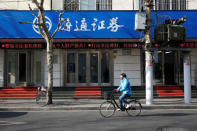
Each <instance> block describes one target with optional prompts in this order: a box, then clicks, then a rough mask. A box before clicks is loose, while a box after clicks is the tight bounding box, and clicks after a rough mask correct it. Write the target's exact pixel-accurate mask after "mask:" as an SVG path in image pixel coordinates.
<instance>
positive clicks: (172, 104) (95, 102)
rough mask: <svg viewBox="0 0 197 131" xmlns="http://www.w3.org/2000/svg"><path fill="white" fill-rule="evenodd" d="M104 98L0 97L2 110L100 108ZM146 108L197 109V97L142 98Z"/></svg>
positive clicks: (143, 105) (0, 109) (0, 108)
mask: <svg viewBox="0 0 197 131" xmlns="http://www.w3.org/2000/svg"><path fill="white" fill-rule="evenodd" d="M104 101H106V100H104V99H54V100H53V104H52V105H47V106H45V105H44V103H43V104H42V105H38V104H36V102H35V100H34V99H0V111H47V110H98V109H99V106H100V104H101V103H102V102H104ZM140 102H141V103H142V107H143V109H144V110H150V109H197V98H193V99H192V102H191V103H190V104H185V103H184V98H165V99H164V98H160V99H154V104H153V105H146V104H145V99H141V100H140Z"/></svg>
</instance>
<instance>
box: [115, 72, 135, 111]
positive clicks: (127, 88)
mask: <svg viewBox="0 0 197 131" xmlns="http://www.w3.org/2000/svg"><path fill="white" fill-rule="evenodd" d="M120 80H121V81H120V86H119V87H118V88H117V89H116V90H115V92H121V93H122V95H121V96H120V97H119V103H120V109H118V110H124V107H123V102H124V103H125V104H126V109H128V108H129V107H131V105H130V104H129V102H127V98H128V97H130V96H131V94H132V91H131V85H130V82H129V80H128V78H127V75H126V74H125V73H122V74H121V75H120Z"/></svg>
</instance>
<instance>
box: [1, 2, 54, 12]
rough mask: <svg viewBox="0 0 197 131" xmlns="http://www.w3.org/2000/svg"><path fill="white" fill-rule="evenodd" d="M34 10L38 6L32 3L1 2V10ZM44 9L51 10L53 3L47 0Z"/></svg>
mask: <svg viewBox="0 0 197 131" xmlns="http://www.w3.org/2000/svg"><path fill="white" fill-rule="evenodd" d="M28 4H30V6H31V7H32V9H34V8H35V7H36V6H35V4H33V3H32V2H31V1H25V0H23V1H21V0H4V1H2V2H0V10H29V6H28ZM44 9H45V10H50V9H51V1H50V0H45V3H44Z"/></svg>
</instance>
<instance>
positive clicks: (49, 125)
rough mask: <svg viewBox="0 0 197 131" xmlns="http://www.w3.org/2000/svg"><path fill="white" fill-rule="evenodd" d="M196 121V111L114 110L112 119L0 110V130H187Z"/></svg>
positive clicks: (91, 114)
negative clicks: (134, 112) (137, 112)
mask: <svg viewBox="0 0 197 131" xmlns="http://www.w3.org/2000/svg"><path fill="white" fill-rule="evenodd" d="M196 122H197V110H144V111H143V112H142V114H141V116H137V117H129V116H127V114H126V112H116V114H115V116H113V117H111V118H102V117H101V116H100V114H99V112H98V111H42V112H0V130H1V131H26V130H28V131H57V130H58V131H63V130H64V131H65V130H66V131H129V130H130V131H131V130H132V131H154V130H155V131H156V130H158V129H159V128H163V129H166V130H165V131H168V130H167V129H169V128H171V129H172V128H173V130H170V131H176V130H177V131H185V130H186V131H187V130H188V131H190V130H196V129H197V124H196Z"/></svg>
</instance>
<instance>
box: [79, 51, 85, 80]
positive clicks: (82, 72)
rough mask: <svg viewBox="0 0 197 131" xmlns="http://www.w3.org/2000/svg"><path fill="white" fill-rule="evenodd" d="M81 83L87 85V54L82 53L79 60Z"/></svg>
mask: <svg viewBox="0 0 197 131" xmlns="http://www.w3.org/2000/svg"><path fill="white" fill-rule="evenodd" d="M78 72H79V73H78V79H79V83H86V54H85V53H80V54H79V58H78Z"/></svg>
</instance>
